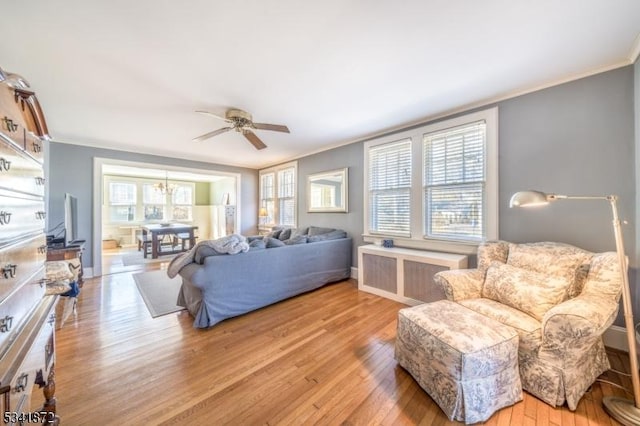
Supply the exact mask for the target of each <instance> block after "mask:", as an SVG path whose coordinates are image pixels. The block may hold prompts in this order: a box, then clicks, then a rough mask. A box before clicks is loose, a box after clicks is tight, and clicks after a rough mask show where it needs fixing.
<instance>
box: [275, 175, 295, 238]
mask: <svg viewBox="0 0 640 426" xmlns="http://www.w3.org/2000/svg"><path fill="white" fill-rule="evenodd" d="M295 183H296V177H295V169H294V168H293V167H291V168H287V169H284V170H280V171H279V172H278V213H279V223H280V225H289V226H294V225H295V224H296V220H295V219H296V199H295V188H296V185H295Z"/></svg>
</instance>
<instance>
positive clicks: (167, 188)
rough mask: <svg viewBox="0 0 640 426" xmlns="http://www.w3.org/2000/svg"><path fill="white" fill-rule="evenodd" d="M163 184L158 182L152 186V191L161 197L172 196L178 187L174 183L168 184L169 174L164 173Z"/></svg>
mask: <svg viewBox="0 0 640 426" xmlns="http://www.w3.org/2000/svg"><path fill="white" fill-rule="evenodd" d="M164 173H165V175H164V182H158V183H154V184H153V189H155V190H156V191H158V192H160V193H161V194H162V195H166V194H169V195H171V194H173V191H175V190H176V188H177V187H178V185H176V184H175V183H169V172H164Z"/></svg>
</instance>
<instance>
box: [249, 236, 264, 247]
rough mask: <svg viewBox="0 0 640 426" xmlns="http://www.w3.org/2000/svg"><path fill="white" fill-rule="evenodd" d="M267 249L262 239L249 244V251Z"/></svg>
mask: <svg viewBox="0 0 640 426" xmlns="http://www.w3.org/2000/svg"><path fill="white" fill-rule="evenodd" d="M266 247H267V243H266V242H265V241H264V240H263V239H262V238H260V239H255V240H252V241H251V242H250V243H249V250H251V249H263V248H266Z"/></svg>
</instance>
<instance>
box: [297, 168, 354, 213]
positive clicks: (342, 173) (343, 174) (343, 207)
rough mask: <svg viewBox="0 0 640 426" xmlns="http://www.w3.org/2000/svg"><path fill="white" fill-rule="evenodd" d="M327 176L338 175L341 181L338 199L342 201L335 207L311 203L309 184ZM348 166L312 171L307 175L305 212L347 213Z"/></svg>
mask: <svg viewBox="0 0 640 426" xmlns="http://www.w3.org/2000/svg"><path fill="white" fill-rule="evenodd" d="M327 177H338V178H339V179H340V180H341V181H342V187H341V190H340V199H341V200H342V203H341V204H340V205H337V206H335V207H323V206H313V205H311V185H313V183H314V181H318V180H321V179H326V178H327ZM348 194H349V168H348V167H345V168H343V169H336V170H328V171H326V172H320V173H314V174H310V175H309V176H307V212H309V213H347V212H348V211H349V202H348V201H349V200H348Z"/></svg>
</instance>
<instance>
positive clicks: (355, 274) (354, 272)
mask: <svg viewBox="0 0 640 426" xmlns="http://www.w3.org/2000/svg"><path fill="white" fill-rule="evenodd" d="M351 278H353V279H354V280H357V279H358V268H356V267H354V266H352V267H351Z"/></svg>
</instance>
